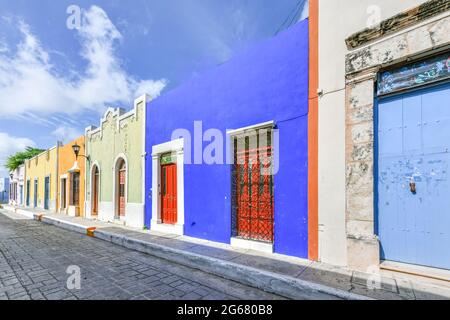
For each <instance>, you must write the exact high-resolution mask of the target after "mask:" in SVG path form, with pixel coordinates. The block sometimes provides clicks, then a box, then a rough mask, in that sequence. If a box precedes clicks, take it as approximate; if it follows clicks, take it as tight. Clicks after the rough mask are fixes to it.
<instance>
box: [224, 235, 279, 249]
mask: <svg viewBox="0 0 450 320" xmlns="http://www.w3.org/2000/svg"><path fill="white" fill-rule="evenodd" d="M230 245H231V247H235V248H240V249H247V250H254V251H259V252H264V253H273V243H264V242H259V241H253V240H245V239H240V238H234V237H232V238H231V241H230Z"/></svg>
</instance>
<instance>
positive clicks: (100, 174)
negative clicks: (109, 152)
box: [84, 160, 102, 217]
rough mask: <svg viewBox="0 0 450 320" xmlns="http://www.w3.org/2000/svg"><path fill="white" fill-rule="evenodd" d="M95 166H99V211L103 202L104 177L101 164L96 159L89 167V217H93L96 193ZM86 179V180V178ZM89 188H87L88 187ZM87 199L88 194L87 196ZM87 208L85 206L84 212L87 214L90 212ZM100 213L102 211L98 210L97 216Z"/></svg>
mask: <svg viewBox="0 0 450 320" xmlns="http://www.w3.org/2000/svg"><path fill="white" fill-rule="evenodd" d="M94 167H97V169H98V190H97V197H98V199H97V211H100V202H101V192H100V190H101V179H102V171H101V168H100V164H99V162H98V161H97V160H95V161H94V163H93V164H92V165H91V167H90V168H89V177H90V178H89V204H90V206H89V217H92V202H93V196H94V195H93V194H94V187H93V186H94V184H93V177H94V172H93V171H94ZM85 181H86V180H85ZM86 189H87V188H86ZM85 199H87V196H86V198H85ZM86 210H87V208H85V212H84V214H85V215H86V216H87V215H88V212H87V211H86ZM99 214H100V212H97V217H98V215H99Z"/></svg>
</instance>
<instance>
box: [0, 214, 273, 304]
mask: <svg viewBox="0 0 450 320" xmlns="http://www.w3.org/2000/svg"><path fill="white" fill-rule="evenodd" d="M2 213H3V211H1V210H0V300H14V299H16V300H17V299H18V300H22V299H27V300H28V299H32V300H41V299H50V300H60V299H63V300H65V299H107V300H111V299H139V300H146V299H170V300H173V299H183V300H200V299H214V300H216V299H217V300H219V299H220V300H222V299H223V300H227V299H252V300H253V299H255V300H257V299H281V297H278V296H275V295H271V294H268V293H266V292H263V291H260V290H257V289H254V288H250V287H247V286H244V285H241V284H238V283H235V282H232V281H228V280H225V279H222V278H219V277H216V276H213V275H210V274H207V273H204V272H201V271H198V270H194V269H191V268H187V267H184V266H181V265H177V264H174V263H171V262H168V261H166V260H162V259H159V258H155V257H152V256H149V255H146V254H141V253H138V252H133V251H131V250H127V249H124V248H122V247H119V246H116V245H113V244H110V243H107V242H103V241H101V240H98V239H93V238H89V237H86V236H83V235H79V234H77V233H72V232H69V231H65V230H61V229H58V228H56V227H53V226H48V225H44V224H41V223H39V222H36V221H32V220H26V219H19V218H17V219H11V218H10V217H7V216H5V215H4V214H2ZM69 266H78V267H79V268H80V270H81V289H79V290H76V289H75V290H69V289H68V288H67V279H68V278H69V277H70V274H68V273H67V268H68V267H69Z"/></svg>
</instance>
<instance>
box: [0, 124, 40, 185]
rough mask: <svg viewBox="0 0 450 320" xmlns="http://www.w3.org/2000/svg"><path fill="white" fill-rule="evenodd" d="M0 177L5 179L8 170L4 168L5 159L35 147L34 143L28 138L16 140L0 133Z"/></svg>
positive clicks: (16, 138)
mask: <svg viewBox="0 0 450 320" xmlns="http://www.w3.org/2000/svg"><path fill="white" fill-rule="evenodd" d="M0 143H1V145H2V147H1V148H0V177H7V176H8V175H9V173H8V170H7V169H6V168H5V163H6V158H8V157H9V156H10V155H12V154H14V153H16V152H18V151H23V150H25V148H26V147H35V146H36V143H35V142H34V141H32V140H30V139H28V138H18V137H13V136H10V135H9V134H7V133H4V132H0Z"/></svg>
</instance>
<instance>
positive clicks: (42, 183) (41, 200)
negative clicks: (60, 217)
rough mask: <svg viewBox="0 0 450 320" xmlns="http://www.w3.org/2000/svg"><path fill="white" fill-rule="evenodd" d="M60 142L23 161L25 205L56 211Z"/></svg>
mask: <svg viewBox="0 0 450 320" xmlns="http://www.w3.org/2000/svg"><path fill="white" fill-rule="evenodd" d="M60 146H61V144H60V143H59V142H58V144H57V145H56V146H55V147H53V148H51V149H48V150H46V151H44V152H42V153H41V154H39V155H37V156H35V157H34V158H31V159H29V160H26V161H25V206H26V207H29V208H38V209H43V210H47V211H53V212H55V211H56V199H57V193H58V150H59V148H60Z"/></svg>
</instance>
